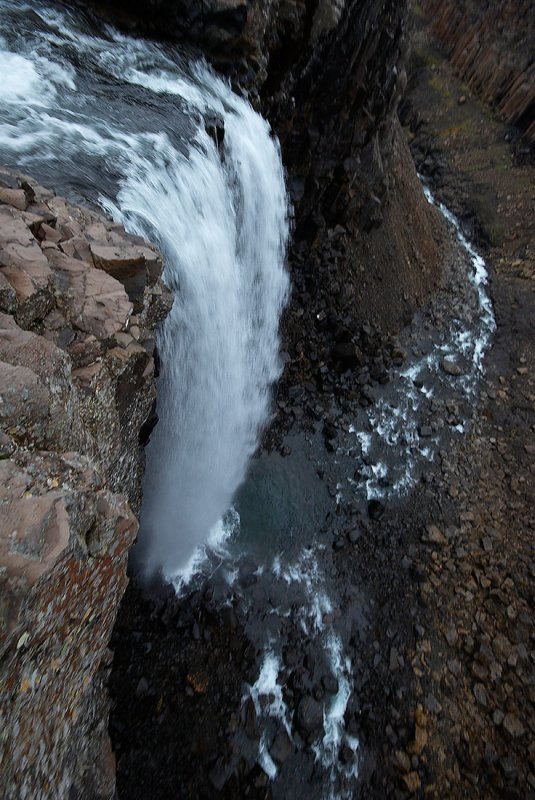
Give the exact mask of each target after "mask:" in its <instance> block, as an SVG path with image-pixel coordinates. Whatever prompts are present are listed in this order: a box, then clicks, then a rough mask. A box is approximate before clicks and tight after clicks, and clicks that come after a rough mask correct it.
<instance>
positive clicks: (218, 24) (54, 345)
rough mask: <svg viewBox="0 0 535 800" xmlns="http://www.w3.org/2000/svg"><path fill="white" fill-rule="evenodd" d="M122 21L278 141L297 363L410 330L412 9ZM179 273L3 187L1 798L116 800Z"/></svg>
mask: <svg viewBox="0 0 535 800" xmlns="http://www.w3.org/2000/svg"><path fill="white" fill-rule="evenodd" d="M118 5H119V4H117V6H118ZM104 11H105V13H106V14H107V15H109V14H110V13H111V12H110V7H107V8H106V9H104ZM117 13H118V17H115V12H114V17H115V18H116V19H117V18H119V19H122V20H123V21H125V22H126V23H127V24H128V25H132V24H134V25H136V26H137V27H138V29H139V30H141V31H143V32H147V31H148V32H150V33H153V34H156V35H159V36H164V35H165V36H166V37H171V38H173V39H182V40H184V41H187V42H188V43H190V44H191V43H192V42H193V43H194V44H195V45H198V46H199V47H202V48H204V49H206V52H207V54H208V56H209V57H210V59H211V60H213V61H214V63H215V64H216V65H217V66H218V67H219V68H220V69H225V70H226V71H228V72H229V74H230V75H231V76H232V78H233V80H234V81H235V83H236V84H237V85H240V86H241V87H242V88H243V89H244V91H246V92H248V93H249V96H250V98H251V100H252V102H253V103H254V104H255V105H256V106H257V107H260V108H261V110H262V111H263V112H264V113H265V114H267V115H268V116H269V118H270V119H271V121H272V124H273V126H274V129H275V130H276V132H277V133H278V134H279V136H280V140H281V145H282V149H283V156H284V159H285V163H286V166H287V169H288V177H289V187H290V191H291V197H292V202H293V207H294V214H295V237H294V247H293V252H292V253H291V257H290V261H291V269H292V272H293V279H294V285H295V286H296V287H297V289H298V294H299V297H300V303H301V305H302V307H299V304H293V306H292V309H291V310H290V312H289V316H290V318H289V322H288V331H289V334H288V341H289V343H290V344H289V346H291V347H294V346H295V347H296V348H297V349H299V343H298V340H299V337H300V336H301V335H302V334H300V332H299V331H302V330H305V329H306V328H307V325H308V324H310V325H312V324H313V322H310V321H309V322H307V321H306V320H303V318H302V317H303V315H305V316H306V315H313V317H314V319H316V318H317V319H320V318H321V319H322V320H325V321H326V323H325V324H326V325H328V326H329V327H330V329H331V330H332V336H333V342H334V341H335V339H336V337H338V333H337V331H338V330H339V329H340V326H342V327H344V331H343V335H344V336H345V335H346V333H347V332H346V331H345V326H347V325H348V324H349V323H348V322H347V320H348V319H349V318H350V319H351V320H352V322H351V325H352V326H355V329H356V327H358V325H360V324H361V323H364V322H365V321H366V320H371V321H372V322H373V323H374V324H376V325H377V326H378V327H379V328H380V329H381V330H383V331H388V330H396V329H399V327H400V326H401V325H402V324H403V323H404V322H405V321H406V320H407V319H408V317H410V315H411V314H412V312H413V311H414V309H415V308H416V307H417V306H418V305H419V304H420V303H421V302H422V300H423V299H424V297H425V295H426V294H427V293H428V292H429V291H430V290H431V288H432V287H433V285H434V282H435V280H436V276H437V274H438V270H439V250H440V241H441V225H440V222H439V220H438V217H437V216H436V214H435V212H434V211H433V209H432V208H431V207H430V206H429V205H428V204H427V202H426V201H425V199H424V197H423V194H422V191H421V187H420V185H419V182H418V179H417V177H416V173H415V170H414V166H413V164H412V161H411V159H410V156H409V154H408V151H407V147H406V144H405V141H404V139H403V137H402V136H401V133H400V128H399V123H398V121H397V116H396V109H397V103H398V101H399V98H400V95H401V93H402V92H403V89H404V85H405V81H406V78H405V72H404V60H405V49H406V46H405V28H406V24H407V7H406V3H405V2H401V3H400V2H396V1H395V0H366V2H363V1H362V0H348V1H347V2H344V0H332V1H329V0H319V2H304V1H303V0H301V1H300V0H272V2H259V0H250V2H244V0H208V1H207V2H204V3H197V2H195V3H194V2H187V0H184V1H183V2H166V0H153V2H141V0H140V2H137V3H135V4H134V5H133V6H128V8H127V10H126V12H124V14H125V15H126V16H124V15H123V11H122V10H121V9H119V12H117ZM132 14H134V16H132ZM136 15H137V16H136ZM161 268H162V264H161V260H160V258H159V256H158V255H157V253H155V252H154V251H153V250H152V249H151V248H150V247H148V246H147V245H146V244H145V243H144V242H143V241H142V240H140V239H138V238H136V237H131V236H127V235H126V234H125V232H124V230H123V229H122V228H121V227H120V226H117V225H113V224H111V223H110V222H109V221H107V220H105V219H104V218H103V217H101V216H100V215H98V214H96V213H94V212H92V211H87V210H84V209H80V208H78V207H74V206H73V205H71V204H69V203H68V202H66V201H65V200H62V199H61V198H57V197H55V196H54V195H52V194H51V193H50V192H47V191H46V190H45V189H43V188H42V187H40V186H38V185H36V184H35V183H34V182H33V181H32V180H31V179H29V178H27V177H24V176H17V175H12V174H8V173H4V172H2V173H1V174H0V312H1V313H0V348H1V353H0V370H1V371H2V381H3V386H5V387H7V388H6V390H5V391H4V393H3V403H2V405H1V406H0V421H1V433H0V471H1V472H2V482H1V484H2V486H3V487H4V488H3V489H2V490H1V492H2V497H1V501H0V514H1V515H2V524H1V531H2V534H1V537H0V564H1V568H2V569H1V571H0V581H1V583H2V606H1V617H0V621H1V631H0V634H1V645H0V647H1V649H0V686H1V694H0V714H1V729H2V734H1V739H0V748H1V759H2V761H1V763H2V778H1V779H0V781H1V783H0V786H1V788H2V792H3V795H4V796H5V797H6V798H13V800H14V798H19V797H28V798H29V797H41V796H42V797H66V796H73V797H80V798H109V797H111V796H112V794H113V787H114V764H113V754H112V752H111V749H110V746H109V739H108V736H107V732H106V728H107V713H108V708H107V704H108V701H107V696H106V692H105V688H104V687H105V681H106V673H107V670H108V668H109V664H110V653H109V651H108V649H107V645H108V642H109V637H110V632H111V629H112V626H113V622H114V619H115V614H116V609H117V605H118V603H119V601H120V598H121V596H122V594H123V591H124V588H125V585H126V561H127V553H128V549H129V547H130V545H131V544H132V542H133V540H134V538H135V535H136V531H137V521H136V517H135V514H137V512H138V511H139V505H140V486H141V475H142V470H143V459H142V448H141V444H142V443H143V441H144V440H145V439H146V436H147V435H148V433H149V432H150V425H151V424H152V422H154V416H153V412H152V409H153V404H154V399H155V390H154V383H153V377H154V359H153V349H154V339H153V337H152V331H153V330H154V328H155V326H156V325H157V324H158V322H159V321H160V320H161V319H162V318H163V317H164V316H165V313H166V312H167V310H168V308H169V305H170V297H169V295H168V293H167V291H166V290H165V288H164V287H163V286H162V284H161V282H160V280H159V276H160V273H161ZM294 324H295V331H294V330H293V328H292V325H294ZM366 330H369V328H366ZM347 335H351V332H349V333H347ZM367 335H368V334H367ZM343 343H345V342H343ZM294 355H295V354H294ZM309 358H311V356H310V353H308V352H307V353H305V354H301V355H300V360H299V364H300V365H301V366H302V365H305V362H306V361H307V359H309ZM296 363H297V361H296ZM303 368H305V367H303Z"/></svg>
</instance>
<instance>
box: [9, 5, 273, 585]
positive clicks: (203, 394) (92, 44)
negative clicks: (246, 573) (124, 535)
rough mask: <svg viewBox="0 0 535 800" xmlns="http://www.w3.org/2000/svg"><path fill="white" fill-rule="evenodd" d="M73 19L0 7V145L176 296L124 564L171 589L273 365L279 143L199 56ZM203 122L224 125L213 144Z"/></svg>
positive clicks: (223, 485)
mask: <svg viewBox="0 0 535 800" xmlns="http://www.w3.org/2000/svg"><path fill="white" fill-rule="evenodd" d="M81 20H82V18H81V17H80V15H79V14H77V12H71V11H69V10H67V9H65V8H64V7H62V9H61V10H58V9H57V8H55V7H53V6H50V7H48V6H47V5H40V6H38V8H37V9H35V8H33V7H32V6H30V5H26V4H24V3H20V2H17V1H16V0H0V74H2V82H1V83H0V147H1V148H2V152H3V154H4V155H3V158H5V159H6V160H8V161H11V163H13V164H17V165H22V166H24V167H25V168H27V169H28V171H29V172H37V175H38V177H40V178H41V179H42V180H43V181H45V180H47V178H48V179H49V180H52V181H54V185H55V186H57V187H58V189H59V190H60V191H69V190H70V191H71V193H73V192H74V193H77V194H80V195H82V197H87V198H88V199H91V200H97V199H98V201H99V202H100V203H101V205H102V206H103V207H104V208H105V209H106V210H107V211H108V212H110V213H111V214H112V215H113V217H114V218H115V219H116V220H118V221H120V222H122V223H123V224H124V225H125V227H126V228H127V229H128V230H130V231H132V232H135V233H139V234H141V235H144V236H146V237H148V238H150V239H151V240H152V241H153V242H155V243H156V244H157V245H158V246H159V248H160V249H161V251H162V253H163V255H164V257H165V263H166V266H165V272H164V279H165V280H166V282H167V284H168V285H169V286H170V287H171V288H172V289H173V291H174V296H175V301H174V305H173V309H172V311H171V313H170V315H169V317H168V318H167V320H166V321H165V323H164V325H163V327H162V329H161V331H160V332H159V335H158V347H159V350H160V354H161V360H162V364H163V369H162V374H161V377H160V379H159V386H158V392H159V393H158V398H159V399H158V415H159V419H160V422H159V425H158V426H157V428H156V430H155V432H154V434H153V436H152V440H151V442H150V445H149V447H148V449H147V470H146V479H145V484H144V506H143V509H142V515H141V534H140V542H139V545H138V547H137V560H138V563H139V564H140V566H141V569H142V570H143V571H145V572H147V573H151V572H154V571H157V570H160V571H162V572H163V573H164V575H165V576H167V577H170V578H173V577H175V576H177V575H178V576H179V577H178V578H177V580H178V582H180V572H181V569H182V568H184V567H185V566H186V568H187V569H189V570H190V571H191V557H192V554H193V553H194V551H195V549H196V547H197V546H198V545H199V543H200V542H202V541H204V540H206V538H207V537H208V536H209V534H210V532H212V538H213V537H214V531H217V530H219V531H220V532H221V534H222V536H224V535H226V533H227V532H228V531H227V529H226V528H225V526H224V525H221V524H219V521H220V520H221V517H222V515H224V513H225V512H226V510H227V509H228V508H229V506H230V504H231V501H232V497H233V494H234V492H235V490H236V489H237V487H238V485H239V484H240V483H241V481H242V480H243V478H244V475H245V470H246V466H247V462H248V460H249V458H250V456H251V455H252V453H253V451H254V449H255V447H256V444H257V439H258V434H259V430H260V428H261V427H262V425H263V424H264V422H265V420H266V418H267V415H268V410H269V400H270V394H269V392H270V387H271V385H272V383H273V382H274V381H275V380H276V379H277V377H278V375H279V370H280V365H279V359H278V344H279V343H278V324H279V316H280V312H281V309H282V307H283V305H284V302H285V300H286V296H287V292H288V278H287V275H286V272H285V270H284V268H283V262H284V255H285V248H286V241H287V235H288V221H287V198H286V193H285V187H284V176H283V171H282V165H281V158H280V152H279V147H278V144H277V142H276V140H275V139H274V138H273V136H272V135H271V131H270V129H269V126H268V124H267V123H266V122H265V121H264V120H263V119H262V118H261V117H260V116H259V115H258V114H257V113H256V112H255V111H253V109H252V108H251V106H250V105H249V104H248V103H247V102H245V101H244V100H243V99H241V98H239V97H238V96H237V95H235V94H234V93H233V92H232V91H231V89H230V88H229V86H228V85H227V84H226V83H224V82H223V81H222V80H220V79H219V78H217V77H216V76H215V75H214V74H213V73H212V72H211V71H210V70H209V68H208V67H207V66H206V65H205V64H202V63H198V64H195V65H191V64H187V63H186V62H179V57H178V56H177V55H176V54H173V52H172V51H171V50H169V49H168V48H167V49H166V48H159V47H158V46H157V45H155V44H152V43H148V42H144V41H142V40H134V39H131V38H129V37H125V36H122V35H119V34H117V33H116V32H115V31H114V30H113V29H111V28H108V27H104V28H103V29H102V30H101V32H100V35H99V36H96V35H95V36H93V35H90V34H88V33H87V26H86V25H84V24H83V20H82V21H81ZM207 116H210V117H214V116H215V117H216V118H217V120H218V121H219V124H222V125H224V130H225V134H224V144H223V145H222V146H221V147H220V148H218V147H217V146H216V144H215V143H214V141H213V140H212V139H211V138H210V136H209V135H208V134H207V132H206V118H207ZM46 170H48V173H47V172H46ZM49 176H50V177H49ZM96 187H98V188H97V189H96Z"/></svg>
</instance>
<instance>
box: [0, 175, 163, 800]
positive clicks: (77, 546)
mask: <svg viewBox="0 0 535 800" xmlns="http://www.w3.org/2000/svg"><path fill="white" fill-rule="evenodd" d="M161 271H162V261H161V258H160V256H159V255H158V253H156V252H155V251H154V250H153V249H152V248H150V247H149V246H148V245H146V243H145V242H143V241H142V240H141V239H138V238H137V237H132V236H129V235H127V234H126V233H125V231H124V229H123V228H122V227H121V226H118V225H114V224H112V223H111V222H109V221H108V220H106V219H105V218H104V217H102V216H101V215H99V214H96V213H94V212H92V211H89V210H87V209H82V208H79V207H75V206H73V205H71V204H70V203H68V202H67V201H66V200H64V199H62V198H59V197H56V196H54V195H53V194H52V193H51V192H48V191H46V190H45V189H43V188H42V187H40V186H38V185H37V184H36V183H34V182H33V181H32V180H31V179H29V178H27V177H24V176H17V175H14V174H12V173H8V172H5V171H1V170H0V385H1V396H0V597H1V603H0V731H1V733H0V763H1V770H0V773H1V777H0V794H1V795H2V797H5V798H6V800H7V799H8V798H12V799H13V800H15V798H16V799H17V800H20V798H65V797H71V796H74V797H80V798H109V797H111V796H112V794H113V791H114V767H113V756H112V753H111V747H110V745H109V739H108V734H107V712H108V701H107V696H106V693H105V690H104V688H103V686H104V679H105V674H106V670H107V668H108V666H109V663H110V657H109V656H110V654H109V651H108V650H107V645H108V642H109V638H110V635H111V630H112V626H113V623H114V620H115V615H116V612H117V607H118V604H119V602H120V599H121V597H122V594H123V592H124V589H125V588H126V583H127V578H126V561H127V554H128V549H129V547H130V546H131V544H132V542H133V540H134V538H135V536H136V532H137V528H138V523H137V519H136V517H135V515H134V511H137V510H138V509H139V504H140V493H141V475H142V469H143V458H142V449H141V447H140V431H141V430H142V428H143V425H144V424H145V423H146V421H147V420H148V419H150V415H151V409H152V408H153V403H154V400H155V387H154V358H153V356H154V339H153V336H152V332H153V329H154V327H155V326H156V325H157V324H158V322H159V321H161V320H162V319H163V317H164V316H165V314H166V313H167V311H168V309H169V307H170V295H169V293H168V291H167V289H165V287H164V286H163V285H162V283H161V281H160V274H161Z"/></svg>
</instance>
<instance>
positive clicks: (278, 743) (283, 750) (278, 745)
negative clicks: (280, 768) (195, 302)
mask: <svg viewBox="0 0 535 800" xmlns="http://www.w3.org/2000/svg"><path fill="white" fill-rule="evenodd" d="M294 752H295V747H294V744H293V742H292V741H291V739H290V738H289V736H288V734H287V733H286V731H285V730H281V731H279V732H278V733H277V735H276V736H275V739H274V741H273V744H272V745H271V750H270V751H269V754H270V756H271V758H272V759H273V761H274V762H275V763H276V764H279V765H280V764H284V762H285V761H286V760H287V759H288V758H289V757H290V756H291V755H293V753H294Z"/></svg>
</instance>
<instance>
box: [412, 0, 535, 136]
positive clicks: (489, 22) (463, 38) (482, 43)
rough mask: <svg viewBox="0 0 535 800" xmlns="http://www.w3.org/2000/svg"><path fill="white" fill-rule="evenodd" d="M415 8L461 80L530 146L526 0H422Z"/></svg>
mask: <svg viewBox="0 0 535 800" xmlns="http://www.w3.org/2000/svg"><path fill="white" fill-rule="evenodd" d="M420 5H421V7H422V10H423V11H424V13H425V15H426V16H427V18H428V19H429V23H430V28H431V32H432V34H433V35H434V36H435V37H436V38H437V39H438V41H439V42H440V43H441V44H442V46H443V47H444V49H445V51H446V54H447V57H448V59H449V61H450V62H451V64H452V65H453V67H454V69H455V71H456V72H457V74H458V75H459V76H460V77H461V78H462V80H463V81H465V82H466V83H467V84H468V86H469V88H470V89H471V90H473V91H474V92H476V93H477V94H478V95H480V96H481V97H482V98H483V99H484V100H485V101H486V102H489V103H491V104H492V105H494V106H495V107H496V108H497V109H498V110H499V111H500V113H501V114H502V116H503V118H504V119H505V120H506V121H507V122H508V123H511V124H515V125H517V126H518V127H520V128H521V129H522V130H524V131H525V134H526V136H527V138H528V139H529V140H530V141H531V142H535V60H534V53H535V5H534V4H533V2H532V0H422V2H421V3H420Z"/></svg>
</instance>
